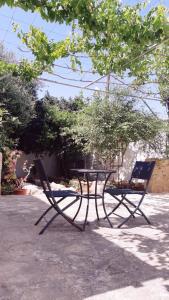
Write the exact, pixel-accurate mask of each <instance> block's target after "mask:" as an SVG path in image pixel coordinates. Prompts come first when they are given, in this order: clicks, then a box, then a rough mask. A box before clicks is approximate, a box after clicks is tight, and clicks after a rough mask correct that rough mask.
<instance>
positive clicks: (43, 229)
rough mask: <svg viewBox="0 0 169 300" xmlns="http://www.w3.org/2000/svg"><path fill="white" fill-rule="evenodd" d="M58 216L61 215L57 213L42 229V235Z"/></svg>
mask: <svg viewBox="0 0 169 300" xmlns="http://www.w3.org/2000/svg"><path fill="white" fill-rule="evenodd" d="M57 216H59V213H56V214H55V215H54V216H53V217H52V218H51V219H50V220H49V221H48V222H47V224H46V225H45V226H44V227H43V228H42V229H41V231H40V232H39V234H40V235H41V234H43V233H44V231H45V230H46V228H47V227H48V226H49V225H50V224H51V223H52V222H53V220H54V219H55V218H56V217H57Z"/></svg>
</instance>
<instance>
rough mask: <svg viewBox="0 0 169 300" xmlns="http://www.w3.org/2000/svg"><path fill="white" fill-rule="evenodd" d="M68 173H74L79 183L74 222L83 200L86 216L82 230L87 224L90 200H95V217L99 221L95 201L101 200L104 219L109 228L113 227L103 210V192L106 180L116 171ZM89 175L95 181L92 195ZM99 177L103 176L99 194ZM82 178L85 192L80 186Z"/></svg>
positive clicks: (91, 170) (74, 170) (77, 170)
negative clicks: (77, 205) (77, 203)
mask: <svg viewBox="0 0 169 300" xmlns="http://www.w3.org/2000/svg"><path fill="white" fill-rule="evenodd" d="M70 171H71V172H73V173H75V174H76V176H77V179H78V181H79V186H80V197H81V200H80V204H79V207H78V210H77V212H76V214H75V216H74V220H75V218H76V217H77V215H78V213H79V211H80V208H81V205H82V200H83V198H86V199H87V207H86V215H85V220H84V224H83V230H85V227H86V224H87V217H88V212H89V202H90V199H94V200H95V209H96V216H97V220H100V218H99V212H98V205H97V200H98V199H102V205H103V210H104V213H105V218H106V219H107V221H108V222H109V224H110V226H111V227H113V226H112V223H111V221H110V219H109V216H108V215H107V212H106V209H105V203H104V190H105V188H106V184H107V182H108V180H109V179H110V177H111V175H112V174H114V173H116V171H115V170H94V169H71V170H70ZM82 175H83V176H84V177H83V179H82ZM91 175H92V176H93V177H95V180H93V181H95V186H94V192H93V193H91V192H90V181H89V178H90V176H91ZM100 176H104V180H102V183H103V190H102V192H101V193H99V192H98V182H99V177H100ZM84 178H85V181H86V185H87V192H84V189H83V185H82V180H84Z"/></svg>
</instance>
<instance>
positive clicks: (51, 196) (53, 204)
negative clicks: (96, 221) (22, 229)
mask: <svg viewBox="0 0 169 300" xmlns="http://www.w3.org/2000/svg"><path fill="white" fill-rule="evenodd" d="M34 164H35V168H36V170H37V173H38V176H39V179H40V182H41V185H42V188H43V192H44V194H45V195H46V197H47V199H48V201H49V203H50V206H49V207H48V208H47V209H46V210H45V212H44V213H43V214H42V215H41V216H40V218H39V219H38V220H37V221H36V223H35V225H38V224H39V222H40V221H41V220H42V219H43V218H44V217H45V216H46V214H47V213H48V212H49V211H50V210H51V209H54V210H55V212H56V213H55V214H54V216H53V217H52V218H51V219H50V220H49V221H48V222H47V223H46V225H45V226H44V227H43V228H42V230H41V231H40V232H39V234H42V233H43V232H44V231H45V230H46V228H47V227H48V226H49V225H50V224H51V223H52V222H53V220H54V219H55V218H56V217H57V216H59V215H61V216H62V217H63V218H64V219H65V220H66V221H68V222H69V223H70V224H71V225H73V226H75V227H76V228H78V229H79V230H80V231H82V230H83V227H81V226H79V225H78V224H77V223H75V221H74V220H75V217H76V215H77V213H76V215H75V217H74V218H73V219H72V218H70V217H69V216H68V215H66V214H65V213H64V211H65V210H66V209H68V208H69V207H70V206H72V205H73V204H75V203H76V202H77V201H79V198H81V197H80V195H79V194H78V193H76V192H74V191H72V190H57V191H55V190H52V189H51V186H50V183H49V181H48V178H47V176H46V173H45V170H44V167H43V164H42V162H41V160H40V159H37V160H34ZM67 197H71V198H74V200H73V201H71V202H69V204H67V205H66V206H64V207H63V208H60V206H59V204H60V203H61V202H62V201H63V200H64V199H65V198H67ZM56 199H58V200H56Z"/></svg>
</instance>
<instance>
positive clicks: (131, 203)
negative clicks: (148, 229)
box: [125, 195, 151, 225]
mask: <svg viewBox="0 0 169 300" xmlns="http://www.w3.org/2000/svg"><path fill="white" fill-rule="evenodd" d="M144 196H145V195H143V197H142V198H141V200H140V202H139V205H138V206H137V205H135V204H134V203H133V202H131V201H130V200H129V199H127V198H126V197H125V200H126V201H127V202H128V203H129V204H130V205H132V206H133V207H135V208H137V209H136V211H135V212H134V213H135V214H136V213H137V210H138V211H139V212H140V214H141V215H142V216H143V217H144V219H145V220H146V221H147V223H148V224H149V225H151V222H150V220H149V219H148V218H147V216H146V215H145V214H144V213H143V211H142V210H141V209H140V205H141V203H142V201H143V198H144Z"/></svg>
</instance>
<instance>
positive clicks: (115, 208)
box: [104, 195, 135, 219]
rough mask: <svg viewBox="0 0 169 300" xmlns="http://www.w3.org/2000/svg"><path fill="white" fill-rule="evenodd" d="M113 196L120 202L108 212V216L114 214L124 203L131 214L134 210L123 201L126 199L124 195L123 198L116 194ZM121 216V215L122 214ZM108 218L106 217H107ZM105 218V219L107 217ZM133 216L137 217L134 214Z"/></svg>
mask: <svg viewBox="0 0 169 300" xmlns="http://www.w3.org/2000/svg"><path fill="white" fill-rule="evenodd" d="M113 198H114V199H116V200H117V201H118V202H119V203H118V204H117V205H116V206H115V207H114V208H113V210H112V211H111V212H110V213H108V214H107V216H108V217H109V216H110V215H111V214H114V212H115V211H116V210H117V208H118V207H119V206H120V205H121V204H122V205H123V206H124V207H125V208H126V209H127V210H128V212H129V213H130V214H131V213H132V211H131V210H130V208H129V207H128V206H127V205H126V204H125V203H124V202H123V201H124V199H125V198H124V196H122V198H121V200H120V199H119V198H118V197H116V196H115V195H113ZM120 217H121V216H120ZM105 218H106V217H105ZM105 218H104V219H105ZM133 218H135V216H133Z"/></svg>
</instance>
